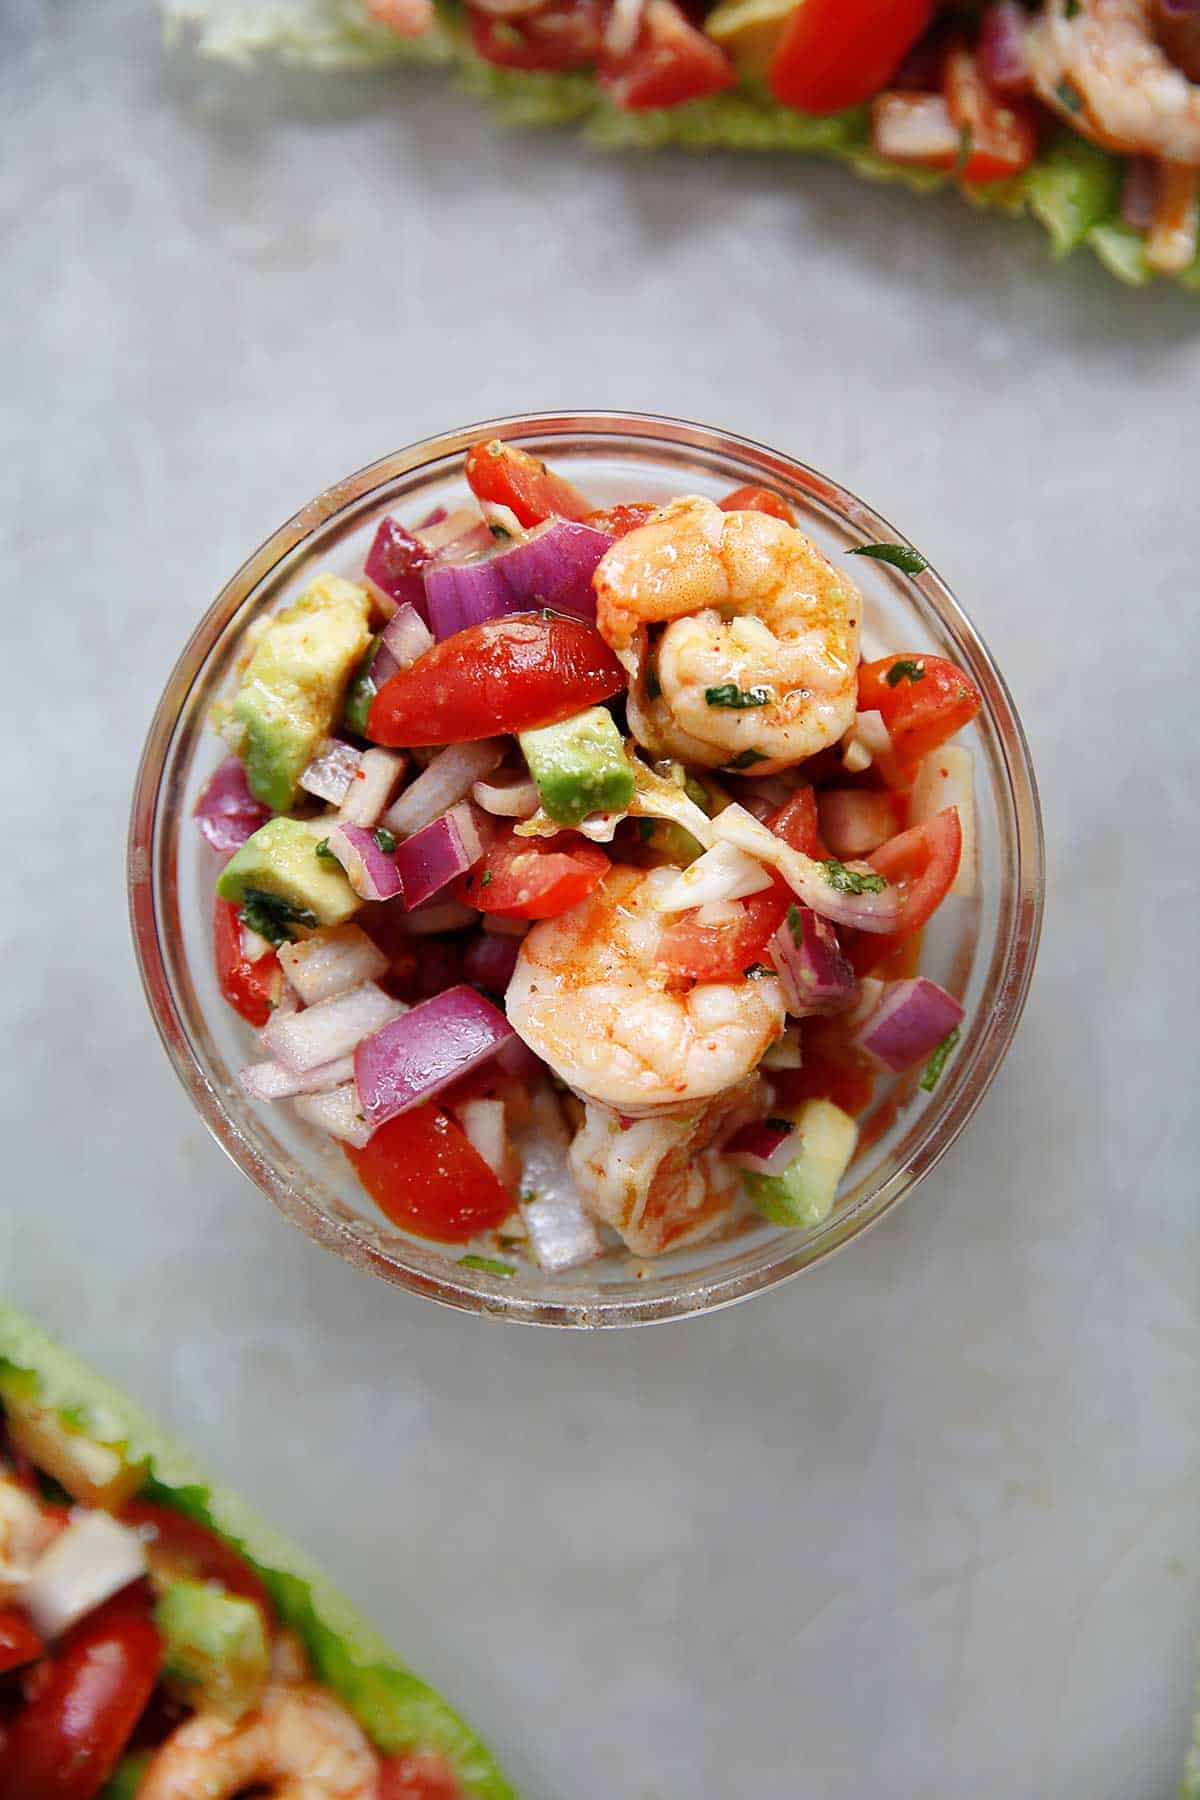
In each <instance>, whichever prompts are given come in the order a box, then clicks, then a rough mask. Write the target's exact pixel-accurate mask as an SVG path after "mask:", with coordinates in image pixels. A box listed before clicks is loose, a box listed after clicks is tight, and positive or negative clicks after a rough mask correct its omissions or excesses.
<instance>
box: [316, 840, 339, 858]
mask: <svg viewBox="0 0 1200 1800" xmlns="http://www.w3.org/2000/svg"><path fill="white" fill-rule="evenodd" d="M317 855H318V856H319V857H320V859H321V861H322V862H331V863H335V862H336V861H337V857H336V856H335V855H334V854H333V851H332V850H331V849H330V848H329V839H328V838H322V839H321V841H320V843H319V844H318V845H317Z"/></svg>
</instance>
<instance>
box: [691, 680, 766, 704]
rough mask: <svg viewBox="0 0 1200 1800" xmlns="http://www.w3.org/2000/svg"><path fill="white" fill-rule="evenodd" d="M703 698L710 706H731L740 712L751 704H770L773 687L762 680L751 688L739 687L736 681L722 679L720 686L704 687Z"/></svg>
mask: <svg viewBox="0 0 1200 1800" xmlns="http://www.w3.org/2000/svg"><path fill="white" fill-rule="evenodd" d="M704 698H705V700H706V701H707V702H708V704H709V705H710V706H731V707H733V708H735V709H736V710H737V711H738V712H742V711H744V710H745V709H746V708H747V707H751V706H770V704H771V702H772V700H773V699H774V698H775V689H774V688H773V687H768V686H767V684H766V683H765V682H763V681H760V682H759V683H758V684H757V686H755V687H751V688H740V687H739V686H738V684H737V682H736V681H723V682H722V683H721V685H720V687H709V688H705V690H704Z"/></svg>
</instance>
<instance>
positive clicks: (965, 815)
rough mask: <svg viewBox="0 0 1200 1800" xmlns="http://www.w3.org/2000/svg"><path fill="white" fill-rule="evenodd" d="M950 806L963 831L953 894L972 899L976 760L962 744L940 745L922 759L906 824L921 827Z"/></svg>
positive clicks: (975, 856)
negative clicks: (927, 820)
mask: <svg viewBox="0 0 1200 1800" xmlns="http://www.w3.org/2000/svg"><path fill="white" fill-rule="evenodd" d="M948 806H952V807H954V809H955V811H956V812H957V813H958V822H959V825H960V826H961V827H962V855H961V856H960V858H959V861H958V874H957V875H956V876H955V877H954V880H953V881H952V882H951V883H950V892H951V893H952V894H962V895H964V896H966V897H968V898H969V897H971V896H972V895H974V893H975V891H976V888H977V886H978V882H979V842H978V836H977V833H976V828H975V758H974V757H973V756H972V754H971V752H970V751H969V750H968V749H967V746H966V745H965V744H943V745H942V747H941V749H940V750H931V751H930V752H929V754H928V756H926V757H924V758H923V760H922V762H921V766H920V768H919V769H918V770H917V778H916V780H915V781H914V782H913V785H912V793H911V794H910V795H909V799H908V822H909V824H910V825H923V824H924V823H925V821H926V819H932V818H933V816H934V814H935V813H940V812H942V811H943V810H944V809H945V808H946V807H948Z"/></svg>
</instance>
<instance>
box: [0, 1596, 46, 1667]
mask: <svg viewBox="0 0 1200 1800" xmlns="http://www.w3.org/2000/svg"><path fill="white" fill-rule="evenodd" d="M44 1648H45V1646H44V1645H43V1643H42V1640H41V1638H40V1637H39V1636H38V1634H37V1632H36V1631H35V1630H34V1629H33V1626H32V1625H31V1624H30V1623H29V1620H28V1619H27V1618H26V1617H25V1614H24V1613H23V1612H18V1611H17V1609H16V1607H15V1606H6V1607H4V1608H3V1610H0V1674H7V1672H8V1670H9V1669H20V1668H22V1667H23V1666H24V1665H25V1663H30V1662H34V1661H36V1659H37V1658H38V1657H39V1656H41V1654H42V1652H43V1650H44Z"/></svg>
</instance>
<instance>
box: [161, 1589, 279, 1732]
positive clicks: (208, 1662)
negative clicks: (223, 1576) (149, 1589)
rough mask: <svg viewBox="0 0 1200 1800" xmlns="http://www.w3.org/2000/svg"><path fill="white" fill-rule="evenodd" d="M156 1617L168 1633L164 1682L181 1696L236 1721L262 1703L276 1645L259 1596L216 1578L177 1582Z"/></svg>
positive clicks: (166, 1592) (200, 1709)
mask: <svg viewBox="0 0 1200 1800" xmlns="http://www.w3.org/2000/svg"><path fill="white" fill-rule="evenodd" d="M154 1621H155V1624H156V1625H157V1626H158V1629H159V1631H160V1632H161V1633H162V1638H163V1668H162V1673H163V1682H164V1684H165V1686H166V1687H168V1688H169V1689H170V1690H171V1691H172V1692H173V1693H174V1694H175V1695H176V1696H177V1697H178V1698H179V1699H181V1700H183V1701H185V1702H186V1703H187V1705H189V1706H194V1707H195V1708H196V1710H197V1711H198V1712H213V1713H216V1714H217V1715H218V1716H219V1717H220V1718H222V1719H228V1720H230V1721H231V1722H232V1721H236V1720H237V1719H240V1718H241V1717H242V1715H243V1713H247V1712H249V1711H250V1710H251V1708H252V1707H254V1706H257V1705H258V1702H259V1700H260V1699H261V1698H262V1692H263V1689H264V1688H265V1687H266V1685H267V1677H268V1675H269V1674H270V1669H271V1650H270V1645H269V1644H268V1642H267V1631H266V1626H265V1624H264V1623H263V1616H262V1613H261V1612H260V1611H259V1609H258V1607H257V1606H256V1605H255V1604H254V1602H253V1600H245V1599H243V1598H242V1597H241V1595H239V1594H230V1593H227V1592H226V1591H225V1589H224V1588H220V1587H217V1586H215V1585H214V1584H213V1583H212V1582H207V1581H188V1580H180V1581H172V1582H171V1583H170V1585H169V1586H167V1587H166V1588H164V1589H163V1591H162V1593H161V1594H160V1595H159V1598H158V1602H157V1604H156V1606H155V1608H154Z"/></svg>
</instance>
